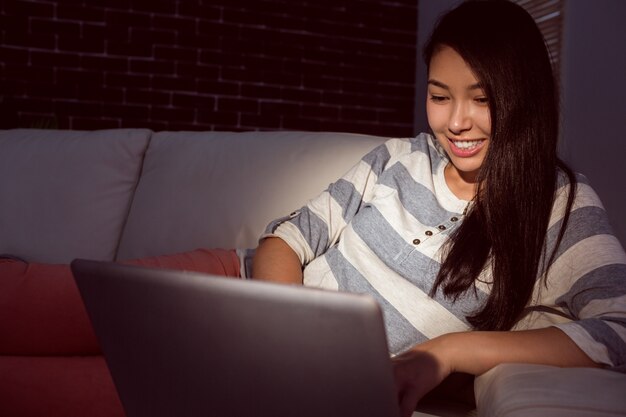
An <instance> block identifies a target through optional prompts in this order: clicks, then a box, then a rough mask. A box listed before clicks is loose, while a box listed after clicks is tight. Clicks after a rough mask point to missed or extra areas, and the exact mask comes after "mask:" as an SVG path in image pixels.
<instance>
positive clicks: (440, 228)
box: [437, 224, 446, 230]
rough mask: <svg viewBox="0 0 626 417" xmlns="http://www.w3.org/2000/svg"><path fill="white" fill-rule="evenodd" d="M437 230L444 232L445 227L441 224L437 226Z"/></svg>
mask: <svg viewBox="0 0 626 417" xmlns="http://www.w3.org/2000/svg"><path fill="white" fill-rule="evenodd" d="M437 228H438V229H439V230H446V226H444V225H443V224H440V225H439V226H437Z"/></svg>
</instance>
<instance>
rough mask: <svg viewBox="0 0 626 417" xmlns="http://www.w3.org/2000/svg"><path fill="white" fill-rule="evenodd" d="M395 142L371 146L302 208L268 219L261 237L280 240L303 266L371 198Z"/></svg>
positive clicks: (336, 237)
mask: <svg viewBox="0 0 626 417" xmlns="http://www.w3.org/2000/svg"><path fill="white" fill-rule="evenodd" d="M399 142H402V140H400V139H391V140H389V141H387V142H386V143H384V144H382V145H380V146H378V147H376V148H374V149H373V150H372V151H371V152H369V153H368V154H367V155H365V156H364V157H363V158H362V159H361V160H360V161H359V162H358V163H357V164H356V165H355V166H353V167H352V168H351V169H350V170H349V171H348V172H347V173H346V174H345V175H344V176H342V177H341V178H340V179H339V180H337V181H335V182H334V183H332V184H330V185H329V187H328V188H327V189H326V190H325V191H324V192H322V193H321V194H320V195H318V196H317V197H316V198H314V199H312V200H310V201H309V202H308V203H307V204H306V205H305V206H304V207H302V208H300V209H298V210H296V211H294V212H293V213H291V214H290V215H289V216H285V217H282V218H279V219H276V220H274V221H273V222H271V223H270V224H269V225H268V226H267V228H266V230H265V233H264V234H263V235H262V236H261V239H263V238H266V237H269V236H276V237H279V238H281V239H283V240H284V241H285V242H286V243H287V244H288V245H289V246H290V247H291V248H292V249H293V250H294V251H295V252H296V254H297V255H298V257H299V258H300V261H301V263H302V265H304V266H306V265H307V264H308V263H309V262H311V261H312V260H313V259H315V258H317V257H318V256H321V255H322V254H324V253H325V252H326V251H327V250H328V249H329V248H330V247H332V246H333V245H334V244H336V243H337V242H338V241H339V238H340V236H341V232H342V231H343V230H344V228H345V227H346V225H347V224H348V223H349V222H350V220H351V219H352V218H353V217H354V216H355V215H356V213H357V212H358V211H359V209H360V208H361V206H362V205H363V204H364V203H365V202H367V201H368V199H369V198H370V197H371V195H372V190H373V188H374V186H375V184H376V181H377V180H378V176H379V175H380V173H382V171H383V170H384V169H385V167H386V165H387V164H388V162H389V160H390V158H391V153H390V152H393V150H394V148H397V147H398V146H397V145H398V143H399ZM394 144H395V145H396V146H394Z"/></svg>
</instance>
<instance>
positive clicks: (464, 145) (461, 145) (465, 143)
mask: <svg viewBox="0 0 626 417" xmlns="http://www.w3.org/2000/svg"><path fill="white" fill-rule="evenodd" d="M448 140H449V141H450V142H451V143H452V144H453V145H454V146H455V147H457V148H458V149H461V150H463V151H471V150H472V149H475V148H477V147H479V146H480V145H482V144H483V142H484V141H485V139H472V140H456V139H450V138H448Z"/></svg>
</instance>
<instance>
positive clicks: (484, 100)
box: [474, 97, 489, 104]
mask: <svg viewBox="0 0 626 417" xmlns="http://www.w3.org/2000/svg"><path fill="white" fill-rule="evenodd" d="M474 100H475V101H476V102H477V103H478V104H488V103H489V99H487V97H477V98H475V99H474Z"/></svg>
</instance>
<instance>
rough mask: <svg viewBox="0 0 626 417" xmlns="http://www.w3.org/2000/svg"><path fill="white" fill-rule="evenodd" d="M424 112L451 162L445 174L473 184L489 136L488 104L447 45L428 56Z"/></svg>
mask: <svg viewBox="0 0 626 417" xmlns="http://www.w3.org/2000/svg"><path fill="white" fill-rule="evenodd" d="M426 112H427V114H428V124H429V125H430V128H431V129H432V131H433V133H434V134H435V137H436V138H437V141H439V143H440V144H441V146H442V147H443V149H444V150H445V151H446V153H447V154H448V156H449V157H450V160H451V162H452V164H451V165H450V166H448V171H447V178H453V179H455V180H462V182H465V183H471V184H472V186H473V185H475V184H474V183H475V182H476V176H477V174H478V170H479V168H480V166H481V165H482V163H483V160H484V159H485V155H486V154H487V148H488V147H489V140H490V136H491V118H490V115H489V105H488V102H487V96H485V93H484V91H483V90H482V89H481V87H480V85H479V83H478V80H477V79H476V77H475V76H474V74H473V73H472V71H471V70H470V67H469V66H468V65H467V64H466V63H465V61H464V60H463V58H461V55H459V54H458V53H457V52H456V51H455V50H454V49H452V48H450V47H448V46H442V47H440V48H437V49H436V52H435V53H434V54H433V56H432V58H431V60H430V69H429V74H428V97H427V103H426ZM450 175H451V176H452V177H450Z"/></svg>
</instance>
